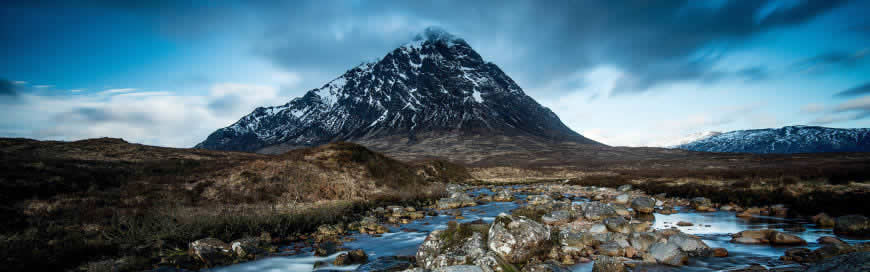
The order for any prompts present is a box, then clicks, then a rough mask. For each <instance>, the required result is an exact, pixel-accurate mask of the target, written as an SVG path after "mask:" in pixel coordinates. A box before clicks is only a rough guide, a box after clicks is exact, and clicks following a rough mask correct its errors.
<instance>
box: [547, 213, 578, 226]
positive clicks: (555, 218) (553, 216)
mask: <svg viewBox="0 0 870 272" xmlns="http://www.w3.org/2000/svg"><path fill="white" fill-rule="evenodd" d="M571 219H573V216H572V215H571V211H568V210H558V211H553V212H551V213H549V214H546V215H544V216H541V222H543V223H544V224H547V225H558V224H563V223H568V222H570V221H571Z"/></svg>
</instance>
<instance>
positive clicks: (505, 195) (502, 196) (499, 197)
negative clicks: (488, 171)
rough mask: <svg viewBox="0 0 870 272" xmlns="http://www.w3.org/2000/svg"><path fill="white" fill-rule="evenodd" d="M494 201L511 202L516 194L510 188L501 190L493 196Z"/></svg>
mask: <svg viewBox="0 0 870 272" xmlns="http://www.w3.org/2000/svg"><path fill="white" fill-rule="evenodd" d="M492 200H493V201H498V202H510V201H514V195H513V194H511V192H510V191H508V190H501V191H499V192H498V193H496V194H495V195H494V196H493V197H492Z"/></svg>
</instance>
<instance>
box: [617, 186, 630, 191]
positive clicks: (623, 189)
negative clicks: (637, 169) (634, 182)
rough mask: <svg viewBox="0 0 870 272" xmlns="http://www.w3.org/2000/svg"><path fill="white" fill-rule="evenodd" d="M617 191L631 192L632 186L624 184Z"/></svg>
mask: <svg viewBox="0 0 870 272" xmlns="http://www.w3.org/2000/svg"><path fill="white" fill-rule="evenodd" d="M616 190H617V191H620V192H628V191H631V184H624V185H621V186H619V187H617V188H616Z"/></svg>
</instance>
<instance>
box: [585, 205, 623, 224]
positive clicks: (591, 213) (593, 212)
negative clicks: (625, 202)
mask: <svg viewBox="0 0 870 272" xmlns="http://www.w3.org/2000/svg"><path fill="white" fill-rule="evenodd" d="M581 205H582V206H581V207H582V209H583V217H586V219H589V220H601V219H604V218H607V217H611V216H615V215H617V214H616V211H615V210H613V208H611V207H610V206H608V205H607V204H604V203H601V202H597V201H596V202H588V203H583V204H581Z"/></svg>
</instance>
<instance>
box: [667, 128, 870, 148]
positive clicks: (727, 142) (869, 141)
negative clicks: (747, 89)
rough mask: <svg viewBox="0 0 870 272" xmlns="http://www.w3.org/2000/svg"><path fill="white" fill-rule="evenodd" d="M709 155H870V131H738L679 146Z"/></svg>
mask: <svg viewBox="0 0 870 272" xmlns="http://www.w3.org/2000/svg"><path fill="white" fill-rule="evenodd" d="M676 148H679V149H685V150H692V151H706V152H743V153H757V154H771V153H780V154H792V153H817V152H867V151H870V129H867V128H856V129H840V128H826V127H816V126H787V127H782V128H778V129H753V130H738V131H732V132H727V133H722V134H719V135H715V136H711V137H708V138H704V139H701V140H697V141H694V142H691V143H687V144H682V145H678V146H676Z"/></svg>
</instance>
